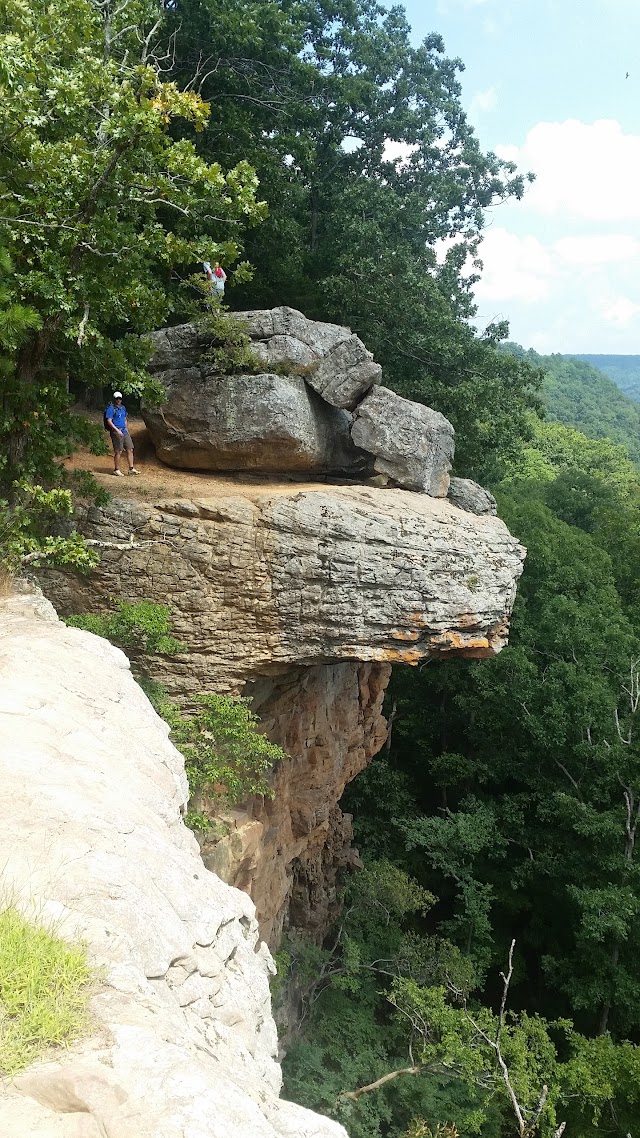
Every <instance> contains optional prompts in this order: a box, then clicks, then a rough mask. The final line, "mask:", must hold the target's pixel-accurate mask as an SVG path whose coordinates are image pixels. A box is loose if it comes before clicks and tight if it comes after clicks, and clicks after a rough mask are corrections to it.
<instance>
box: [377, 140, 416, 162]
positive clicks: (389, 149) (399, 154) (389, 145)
mask: <svg viewBox="0 0 640 1138" xmlns="http://www.w3.org/2000/svg"><path fill="white" fill-rule="evenodd" d="M417 149H418V147H417V146H416V145H415V144H414V143H409V142H396V141H395V140H394V139H393V138H387V140H386V141H385V144H384V150H383V151H382V157H383V159H384V161H385V162H399V163H400V165H403V164H404V163H405V162H407V161H408V160H409V158H410V157H411V155H412V154H413V152H414V150H417Z"/></svg>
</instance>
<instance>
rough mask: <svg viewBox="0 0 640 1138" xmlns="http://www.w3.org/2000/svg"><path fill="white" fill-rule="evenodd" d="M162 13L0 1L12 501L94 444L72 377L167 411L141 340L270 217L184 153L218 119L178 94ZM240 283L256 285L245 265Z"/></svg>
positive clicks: (2, 237) (6, 410)
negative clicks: (197, 267) (210, 260)
mask: <svg viewBox="0 0 640 1138" xmlns="http://www.w3.org/2000/svg"><path fill="white" fill-rule="evenodd" d="M165 19H166V13H165V11H164V5H162V4H161V3H159V2H157V0H124V2H123V3H117V2H116V0H52V2H51V3H47V2H45V0H34V2H33V3H29V4H27V3H25V2H24V0H1V2H0V93H1V96H2V97H1V99H0V203H1V212H0V243H1V244H2V248H3V249H4V253H3V254H2V259H1V260H0V267H1V268H2V271H3V282H2V288H1V289H0V305H1V306H2V312H1V314H0V350H1V351H2V367H1V368H0V407H1V417H0V479H1V480H2V484H3V485H4V487H5V489H8V488H9V487H10V486H11V484H12V483H13V482H14V481H15V480H16V479H17V478H19V477H23V476H31V475H32V474H33V473H37V474H39V475H40V476H42V477H47V478H50V479H53V478H55V476H56V473H57V468H56V463H55V460H56V459H57V458H58V457H59V456H60V455H63V454H65V453H66V452H67V451H68V450H69V449H70V448H71V447H72V446H73V444H74V442H75V441H77V440H78V439H85V440H87V439H88V438H90V437H91V432H90V431H89V430H88V428H87V425H86V423H83V421H82V420H80V419H79V418H78V417H74V416H72V415H70V413H69V399H68V397H67V394H66V386H67V381H68V378H69V377H70V376H71V377H85V378H86V376H87V375H91V376H92V382H93V383H103V382H107V381H108V382H109V383H110V384H114V385H115V384H117V385H118V386H119V387H121V388H122V389H123V390H125V391H129V392H131V391H134V392H136V393H138V394H144V395H145V397H146V398H148V399H153V398H154V397H155V398H157V397H159V394H160V393H159V391H158V390H157V388H155V387H154V384H153V383H152V382H151V380H150V377H149V376H148V375H147V373H146V372H145V369H144V364H145V360H146V358H147V348H146V345H145V342H144V340H143V339H142V340H141V339H140V336H141V334H144V333H145V332H146V331H149V330H150V329H152V328H154V327H158V326H159V325H161V324H162V323H164V321H165V320H166V318H167V316H168V315H169V314H170V313H171V312H172V311H176V310H179V306H180V304H181V303H184V301H183V298H181V295H180V290H179V287H178V285H179V274H180V273H182V274H183V275H184V273H185V271H186V270H187V269H188V267H189V266H190V265H192V264H193V263H194V262H195V261H197V260H200V259H202V258H203V257H204V256H205V255H208V256H209V257H211V256H215V257H217V258H218V259H220V260H222V261H224V262H225V263H226V264H227V265H230V264H232V263H234V262H235V261H237V259H238V257H239V255H240V250H241V239H242V233H243V229H244V227H245V226H246V225H251V224H254V223H256V222H258V221H259V220H260V219H261V218H262V217H263V216H264V213H265V207H264V206H263V205H262V204H260V203H259V202H258V201H257V200H256V187H257V179H256V176H255V174H254V171H253V170H252V169H251V167H250V166H249V165H248V164H247V163H246V162H242V161H240V162H239V163H238V164H237V165H235V166H234V168H233V169H231V170H229V171H228V172H227V173H226V174H225V173H224V172H223V170H222V169H221V167H220V166H219V165H218V164H217V163H216V162H211V161H205V160H204V159H202V158H201V157H199V156H198V154H197V152H196V149H195V147H194V145H193V143H192V142H191V141H188V140H186V139H184V138H182V139H177V140H176V139H175V137H174V135H173V133H172V131H173V130H174V125H175V124H176V123H177V122H178V121H179V120H182V121H185V122H189V124H190V125H191V127H192V128H193V130H194V131H196V132H198V131H201V130H202V129H203V128H204V126H205V124H206V122H207V119H208V116H209V108H208V107H207V105H206V104H205V103H204V102H203V100H202V98H201V97H200V96H199V95H198V94H197V93H195V92H194V91H193V90H189V89H180V88H179V87H178V86H177V85H176V84H175V83H174V82H171V81H169V80H168V78H167V69H168V68H169V66H170V64H171V61H172V58H173V41H172V40H171V38H167V34H166V32H165V27H164V25H165ZM235 275H236V278H237V279H243V278H245V277H246V276H247V275H248V271H247V268H246V266H244V265H243V264H242V263H240V264H238V265H237V267H236V271H235Z"/></svg>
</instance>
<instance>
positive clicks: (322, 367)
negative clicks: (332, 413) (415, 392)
mask: <svg viewBox="0 0 640 1138" xmlns="http://www.w3.org/2000/svg"><path fill="white" fill-rule="evenodd" d="M305 374H306V380H307V383H309V384H310V385H311V387H313V388H314V390H315V391H317V392H318V394H319V395H321V396H322V398H323V399H325V400H326V401H327V403H332V404H333V406H334V407H344V408H346V409H348V410H350V411H352V410H353V409H354V407H355V406H356V404H357V402H358V400H359V399H360V398H361V397H362V396H363V395H364V394H365V392H367V391H368V390H369V388H370V387H372V386H373V385H374V384H378V383H380V380H381V378H382V368H381V367H380V364H377V363H376V362H375V360H374V358H373V356H372V355H371V352H368V351H367V349H366V348H365V346H364V344H363V343H362V341H361V340H359V339H358V337H357V336H351V337H350V338H349V339H348V340H344V341H343V342H342V343H340V344H337V345H336V347H335V348H333V349H332V350H331V351H330V352H329V353H328V354H327V355H326V356H323V357H322V359H321V360H320V361H319V363H318V364H317V366H316V367H312V368H310V369H309V371H308V372H307V373H305Z"/></svg>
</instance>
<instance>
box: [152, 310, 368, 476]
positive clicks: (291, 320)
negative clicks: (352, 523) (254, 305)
mask: <svg viewBox="0 0 640 1138" xmlns="http://www.w3.org/2000/svg"><path fill="white" fill-rule="evenodd" d="M236 316H237V317H239V318H240V319H241V320H243V321H244V323H245V324H246V327H247V329H248V331H249V333H250V335H251V337H252V347H253V352H254V355H255V356H257V357H258V358H259V359H260V360H261V361H262V362H263V364H264V368H265V371H264V373H261V374H258V375H246V374H242V375H224V376H222V375H216V374H215V369H214V367H213V365H212V363H211V362H210V361H209V360H208V359H207V348H208V347H209V346H210V345H211V342H212V340H211V337H210V336H208V335H207V334H206V333H203V332H202V331H201V330H200V329H198V327H197V326H195V325H193V324H182V325H179V326H178V327H175V328H167V329H163V330H162V331H160V332H154V333H153V334H152V337H151V338H152V340H153V342H154V345H155V349H156V351H155V355H154V356H153V358H152V359H151V361H150V363H149V369H150V370H151V371H153V372H156V373H157V375H158V378H159V379H160V380H161V382H162V384H163V386H164V387H165V390H166V393H167V399H166V402H165V403H163V405H162V407H160V408H151V407H144V408H143V415H144V419H145V422H146V424H147V427H148V429H149V431H150V433H151V437H152V439H153V443H154V446H155V448H156V452H157V454H158V457H159V458H161V459H162V461H163V462H166V463H168V464H169V465H171V466H177V467H181V468H183V469H190V470H254V471H262V472H263V473H270V472H280V473H285V472H289V471H291V472H300V471H304V472H308V473H314V474H348V475H356V474H365V475H366V474H367V473H369V474H370V473H371V472H372V469H373V459H372V458H371V456H370V455H367V454H365V453H364V452H362V451H360V450H359V449H358V448H357V447H356V445H355V444H354V443H353V441H352V439H351V436H350V434H349V429H350V426H351V417H350V415H349V414H348V413H347V411H346V410H345V409H346V408H353V407H355V405H356V403H357V401H358V399H359V398H360V397H361V396H362V395H363V394H364V393H365V392H366V391H368V390H369V388H370V387H371V386H372V384H376V383H379V382H380V376H381V372H382V369H381V368H380V366H379V365H378V364H376V363H375V362H374V360H373V357H372V355H371V353H370V352H368V351H367V349H366V348H365V346H364V344H363V343H362V341H361V340H359V339H358V337H357V336H354V335H353V334H352V333H351V331H350V330H349V329H348V328H342V327H340V326H339V325H337V324H322V323H318V322H317V321H314V320H307V318H306V317H305V316H303V315H302V313H301V312H297V311H296V310H295V309H294V308H274V309H272V310H269V311H265V312H244V313H237V314H236ZM283 368H288V369H289V374H281V372H282V370H283ZM273 369H277V371H278V374H274V370H273Z"/></svg>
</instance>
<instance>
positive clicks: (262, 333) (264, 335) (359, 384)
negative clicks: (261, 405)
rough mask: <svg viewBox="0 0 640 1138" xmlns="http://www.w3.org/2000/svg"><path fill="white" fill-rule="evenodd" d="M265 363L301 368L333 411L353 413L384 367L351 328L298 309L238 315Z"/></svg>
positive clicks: (276, 309)
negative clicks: (340, 410) (335, 408)
mask: <svg viewBox="0 0 640 1138" xmlns="http://www.w3.org/2000/svg"><path fill="white" fill-rule="evenodd" d="M236 315H238V316H239V317H241V319H243V320H244V321H245V323H246V325H247V329H248V331H249V334H250V336H251V338H252V340H253V341H254V343H253V347H254V351H255V352H256V353H257V354H258V355H259V356H260V358H261V359H263V360H264V361H265V363H266V364H269V363H270V364H271V365H272V366H273V364H275V363H278V364H287V363H291V364H294V365H298V366H300V367H301V368H302V369H303V374H304V376H305V379H306V381H307V383H308V384H309V385H310V386H311V387H313V388H314V390H315V391H317V392H318V395H321V396H322V398H323V399H324V400H325V401H326V402H327V403H330V404H332V405H333V406H334V407H342V408H346V409H347V410H353V408H354V407H355V406H356V404H357V402H358V400H359V399H360V398H361V397H362V396H363V395H364V394H365V393H366V392H367V391H368V390H369V388H370V387H371V386H372V385H373V384H377V383H380V380H381V377H382V368H381V367H380V364H377V363H375V361H374V358H373V356H372V355H371V352H369V351H368V350H367V348H365V346H364V344H363V343H362V340H360V339H359V338H358V336H355V335H354V334H353V332H352V331H351V329H350V328H344V327H342V326H341V325H339V324H325V323H324V322H322V321H319V320H308V319H307V317H306V316H304V315H303V314H302V312H298V311H297V309H295V308H285V307H282V308H272V309H270V310H266V311H257V312H239V313H237V314H236Z"/></svg>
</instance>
